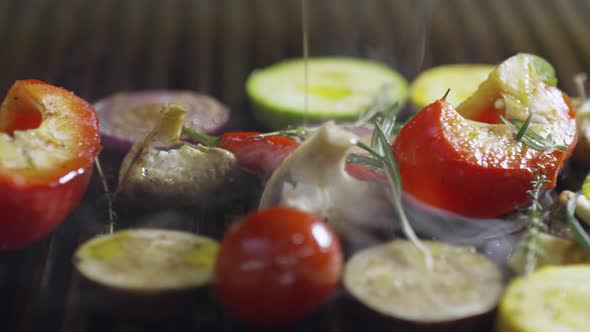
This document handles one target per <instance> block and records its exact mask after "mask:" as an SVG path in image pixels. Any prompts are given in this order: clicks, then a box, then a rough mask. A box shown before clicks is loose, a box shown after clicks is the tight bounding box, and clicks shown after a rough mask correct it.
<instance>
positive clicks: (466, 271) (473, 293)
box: [343, 240, 503, 331]
mask: <svg viewBox="0 0 590 332" xmlns="http://www.w3.org/2000/svg"><path fill="white" fill-rule="evenodd" d="M424 244H425V245H426V246H427V248H428V249H429V250H430V251H431V253H432V256H433V262H434V264H433V266H432V267H431V268H429V267H428V266H427V265H426V263H425V261H424V256H423V255H422V253H421V252H420V251H419V250H418V249H417V248H416V247H415V246H414V245H413V244H412V243H411V242H409V241H406V240H396V241H393V242H389V243H386V244H382V245H379V246H375V247H371V248H368V249H365V250H362V251H360V252H358V253H357V254H355V255H354V256H353V257H352V258H351V259H350V260H349V262H348V263H347V264H346V267H345V270H344V277H343V282H344V286H345V288H346V290H347V291H348V292H349V293H350V295H352V297H353V298H354V299H355V300H356V301H358V302H359V304H361V305H362V307H364V308H365V309H369V310H370V311H372V312H374V313H376V314H377V316H378V317H379V319H380V320H381V321H382V322H381V323H380V325H381V326H383V323H385V324H389V327H392V326H394V327H396V328H400V325H401V326H403V327H404V328H406V329H408V330H412V331H413V330H426V331H431V330H432V331H441V330H443V331H444V330H447V329H448V330H454V331H468V330H469V331H471V330H472V328H475V327H477V326H485V325H486V324H488V325H489V324H490V319H491V314H490V313H491V312H492V310H493V309H494V308H495V307H496V303H497V301H498V299H499V298H500V295H501V292H502V287H503V277H502V272H501V271H500V269H499V268H498V267H497V266H496V265H495V264H494V263H493V262H492V261H491V260H489V259H488V258H487V257H485V256H483V255H481V254H478V253H476V252H475V250H474V249H471V248H467V247H457V246H453V245H449V244H445V243H442V242H432V241H424ZM385 329H387V328H385ZM396 331H397V330H396Z"/></svg>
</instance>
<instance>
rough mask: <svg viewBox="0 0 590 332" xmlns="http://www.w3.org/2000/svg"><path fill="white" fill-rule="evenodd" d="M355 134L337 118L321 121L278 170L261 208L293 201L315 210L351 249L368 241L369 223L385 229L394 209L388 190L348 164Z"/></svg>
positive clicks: (263, 197)
mask: <svg viewBox="0 0 590 332" xmlns="http://www.w3.org/2000/svg"><path fill="white" fill-rule="evenodd" d="M356 140H357V136H356V135H354V134H352V133H350V132H348V131H345V130H344V129H342V128H340V127H338V126H336V125H334V124H331V123H327V124H325V125H323V126H322V127H320V128H319V129H318V130H317V131H316V133H315V134H314V135H313V136H312V137H310V138H309V139H307V140H306V141H305V142H304V143H303V144H302V145H301V146H300V147H299V148H298V149H297V150H295V151H294V152H293V153H291V155H289V157H287V159H285V161H284V162H283V164H281V166H280V167H279V168H278V169H277V170H276V171H275V172H274V173H273V175H272V177H271V178H270V180H269V181H268V182H267V184H266V186H265V188H264V192H263V194H262V198H261V199H260V208H267V207H271V206H290V207H294V208H297V209H301V210H303V211H307V212H310V213H313V214H315V215H317V216H319V217H321V218H323V219H325V220H327V222H328V223H329V224H330V226H332V227H333V228H334V230H335V231H336V232H337V233H338V235H339V236H340V237H341V239H342V240H343V242H344V243H345V246H346V247H347V249H348V247H351V248H352V247H355V248H356V247H363V246H365V245H366V243H364V237H363V236H362V234H363V233H364V232H365V231H366V230H367V229H371V230H380V231H383V232H384V233H385V232H386V230H387V229H389V228H390V227H391V219H390V218H391V214H389V211H390V207H389V205H388V202H387V199H386V196H385V194H384V192H383V191H382V190H381V188H380V187H379V186H378V185H377V184H375V183H372V182H370V181H363V180H359V179H358V177H359V176H358V175H359V174H355V172H351V173H353V174H355V175H356V176H352V175H351V174H349V173H348V172H347V171H348V169H347V168H346V167H345V165H346V157H347V155H348V153H349V152H350V151H351V150H352V149H353V148H354V147H355V145H354V144H355V142H356ZM358 167H360V166H358ZM363 169H364V168H363ZM361 178H362V177H361ZM368 178H370V177H368ZM362 229H365V230H362ZM357 240H361V242H362V243H356V242H357Z"/></svg>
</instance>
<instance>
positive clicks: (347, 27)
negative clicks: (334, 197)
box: [0, 0, 590, 332]
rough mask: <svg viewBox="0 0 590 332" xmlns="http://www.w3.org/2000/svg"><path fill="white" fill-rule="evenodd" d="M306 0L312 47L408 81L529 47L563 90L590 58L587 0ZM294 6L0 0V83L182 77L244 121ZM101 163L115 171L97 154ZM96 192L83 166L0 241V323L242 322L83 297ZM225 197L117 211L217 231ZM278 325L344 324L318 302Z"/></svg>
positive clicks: (296, 25) (163, 85)
mask: <svg viewBox="0 0 590 332" xmlns="http://www.w3.org/2000/svg"><path fill="white" fill-rule="evenodd" d="M308 1H309V4H310V8H309V22H310V54H311V55H350V56H362V57H369V58H374V59H378V60H381V61H383V62H386V63H387V64H389V65H391V66H393V67H395V68H396V69H398V70H399V71H400V72H401V73H402V74H404V75H405V76H406V78H408V79H409V80H411V79H413V78H414V77H415V76H416V74H417V73H418V72H419V71H420V70H422V69H424V68H428V67H430V66H433V65H438V64H445V63H459V62H483V63H497V62H500V61H501V60H503V59H504V58H506V57H508V56H510V55H512V54H514V53H516V52H532V53H537V54H539V55H542V56H544V57H546V58H547V59H548V60H549V61H550V62H551V63H553V64H554V66H555V68H556V70H557V73H558V77H559V79H560V83H559V85H560V87H561V88H563V89H564V90H565V91H566V92H568V93H570V94H573V95H575V94H576V91H575V86H574V84H573V81H572V77H573V75H574V74H576V73H578V72H581V71H585V70H588V69H589V68H590V41H589V40H588V32H590V20H588V18H589V17H590V1H575V0H559V1H557V0H542V1H541V0H518V1H514V0H493V1H487V0H479V1H478V0H438V1H436V0H435V1H424V0H416V1H411V0H363V1H360V0H308ZM300 13H301V9H300V2H299V1H298V0H211V1H206V0H165V1H163V0H160V1H157V0H124V1H121V0H100V1H85V0H12V1H9V0H1V1H0V45H2V49H1V51H0V73H1V74H0V91H4V92H5V91H7V89H8V88H9V86H10V85H11V84H12V82H13V81H14V80H16V79H23V78H38V79H41V80H45V81H48V82H50V83H53V84H55V85H59V86H63V87H65V88H67V89H68V90H72V91H74V92H75V93H76V94H78V95H80V96H81V97H83V98H85V99H87V100H89V101H94V100H97V99H98V98H101V97H104V96H106V95H108V94H111V93H113V92H116V91H121V90H141V89H190V90H196V91H200V92H203V93H207V94H211V95H213V96H215V97H216V98H218V99H220V100H221V101H223V102H224V103H226V104H228V105H229V106H230V107H231V109H232V120H231V122H230V124H229V126H228V129H238V128H239V129H253V128H256V124H255V123H254V121H253V120H252V118H251V114H250V110H249V108H248V105H247V100H246V98H245V95H244V82H245V78H246V76H247V75H248V74H249V73H250V72H251V71H252V70H254V69H255V68H259V67H263V66H266V65H269V64H271V63H273V62H275V61H277V60H280V59H283V58H287V57H297V56H300V55H301V54H302V50H301V18H300ZM4 92H2V93H4ZM106 168H107V173H109V174H110V175H113V174H115V172H116V170H115V168H114V167H109V164H108V163H107V167H106ZM99 194H100V187H99V185H98V183H97V182H96V179H95V180H94V182H93V183H92V184H91V186H90V188H89V192H88V194H87V195H86V198H85V199H84V202H83V203H82V204H81V205H80V207H79V208H78V209H76V210H75V212H74V213H73V214H72V215H71V216H70V217H69V218H68V219H67V220H66V221H65V222H64V224H63V225H62V226H61V227H59V228H58V229H57V230H56V231H55V232H54V233H53V234H52V235H51V236H48V237H47V238H45V239H44V240H42V241H41V242H39V243H37V244H35V245H33V246H31V247H29V248H27V249H25V250H22V251H19V252H13V253H1V254H0V318H1V319H0V330H5V331H23V332H24V331H64V332H75V331H79V332H83V331H144V330H146V331H242V330H245V329H246V327H244V326H242V325H240V324H239V323H237V322H235V321H233V320H231V319H230V318H228V317H226V316H225V314H224V313H223V312H222V311H220V310H219V309H216V307H214V306H212V305H204V306H202V307H197V308H195V310H193V311H192V314H187V315H182V316H180V317H177V318H175V319H171V320H166V321H164V322H156V323H145V322H142V321H127V320H123V319H118V320H114V319H107V318H104V317H102V316H100V315H98V314H95V313H93V312H91V311H89V310H87V308H86V307H85V306H84V305H83V303H84V301H83V298H82V297H83V296H81V293H80V292H79V289H80V277H79V275H78V274H77V273H76V272H75V271H74V270H73V268H72V255H73V252H74V250H75V248H76V247H77V245H78V244H79V243H80V242H81V241H83V240H84V239H87V238H88V237H90V236H92V235H94V234H96V233H99V232H101V231H103V228H104V227H103V224H104V221H105V215H104V208H103V207H102V206H101V204H100V202H99V200H98V196H99ZM97 202H98V203H97ZM238 205H239V204H235V205H227V206H224V207H223V208H222V209H221V210H220V209H219V208H216V209H211V208H208V207H198V208H195V209H192V210H190V211H182V215H181V217H178V218H172V217H170V215H171V214H174V213H175V212H170V213H168V214H164V215H162V214H160V215H159V216H155V217H154V216H141V217H137V216H135V217H134V218H133V222H132V223H125V222H124V221H125V220H126V219H125V211H119V212H121V213H122V215H123V217H122V222H121V227H128V226H134V225H151V226H160V227H170V228H179V229H187V230H193V231H199V232H201V233H205V234H210V235H214V236H220V235H221V234H222V231H223V229H224V228H223V225H224V223H226V222H228V220H230V219H231V218H233V216H235V215H239V214H242V213H244V211H245V210H247V209H249V208H251V207H252V202H249V203H246V204H242V205H240V206H238ZM186 216H190V217H186ZM171 220H172V221H171ZM166 223H167V224H166ZM1 231H2V230H0V232H1ZM253 330H255V329H253ZM289 330H293V331H353V330H355V328H354V327H353V325H351V324H348V323H346V322H345V320H344V314H343V312H341V310H340V307H339V306H336V305H331V306H326V307H325V308H324V309H323V310H321V311H320V312H318V313H317V314H315V315H313V316H312V317H310V318H309V319H306V320H305V321H303V322H301V323H300V324H295V325H294V326H292V327H290V328H289ZM357 330H359V331H362V330H365V329H363V328H362V327H361V328H357Z"/></svg>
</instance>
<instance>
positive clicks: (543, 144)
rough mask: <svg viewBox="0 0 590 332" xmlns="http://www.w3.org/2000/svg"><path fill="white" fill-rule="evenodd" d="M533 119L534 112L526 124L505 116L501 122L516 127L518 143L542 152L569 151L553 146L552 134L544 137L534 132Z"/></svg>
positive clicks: (562, 146)
mask: <svg viewBox="0 0 590 332" xmlns="http://www.w3.org/2000/svg"><path fill="white" fill-rule="evenodd" d="M532 119H533V113H532V112H529V115H528V116H527V118H526V120H525V121H524V122H522V121H520V120H516V119H512V120H508V119H506V118H505V117H504V116H502V115H500V120H501V121H502V122H503V123H504V124H505V125H508V126H513V127H514V134H515V135H516V137H515V139H516V141H517V142H522V143H524V144H525V145H526V146H528V147H529V148H531V149H533V150H536V151H540V152H544V151H555V150H558V151H566V150H567V146H564V145H560V144H553V136H552V135H551V134H549V135H547V137H543V136H541V135H539V134H537V133H536V132H535V131H534V130H532V129H531V128H530V124H531V120H532Z"/></svg>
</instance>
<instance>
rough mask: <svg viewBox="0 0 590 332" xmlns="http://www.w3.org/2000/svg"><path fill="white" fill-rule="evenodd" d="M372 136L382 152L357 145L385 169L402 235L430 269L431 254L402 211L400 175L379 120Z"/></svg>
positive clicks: (371, 147)
mask: <svg viewBox="0 0 590 332" xmlns="http://www.w3.org/2000/svg"><path fill="white" fill-rule="evenodd" d="M373 137H375V147H376V148H378V149H379V150H380V151H383V152H382V153H379V152H378V151H377V149H375V148H374V147H373V146H368V145H366V144H365V143H363V142H358V143H357V145H358V146H359V147H360V148H362V149H364V150H366V151H367V152H369V153H370V154H371V155H373V156H374V157H375V158H376V159H377V160H378V161H380V162H381V166H382V167H383V169H384V170H385V174H386V176H387V182H388V184H389V187H390V189H391V193H390V195H389V199H390V202H391V205H392V206H393V209H394V211H395V213H396V214H397V216H398V218H399V220H400V223H401V227H402V231H403V232H404V235H405V236H406V237H407V238H408V240H410V241H411V242H412V243H413V244H414V245H415V246H416V248H418V250H420V251H421V252H422V254H423V255H424V260H425V262H426V266H427V267H428V268H429V269H430V268H432V265H433V260H432V254H431V253H430V251H429V250H428V248H426V247H425V246H424V244H423V243H422V242H421V241H420V239H419V238H418V236H417V235H416V233H415V232H414V229H413V228H412V225H411V223H410V221H409V220H408V218H407V216H406V213H405V211H404V208H403V205H402V181H401V176H400V174H399V170H398V168H397V163H396V162H395V158H394V157H393V152H392V151H391V148H390V146H391V142H390V141H389V138H388V135H387V133H386V132H385V131H384V130H383V128H382V124H381V122H379V121H377V122H376V124H375V130H374V132H373Z"/></svg>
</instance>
